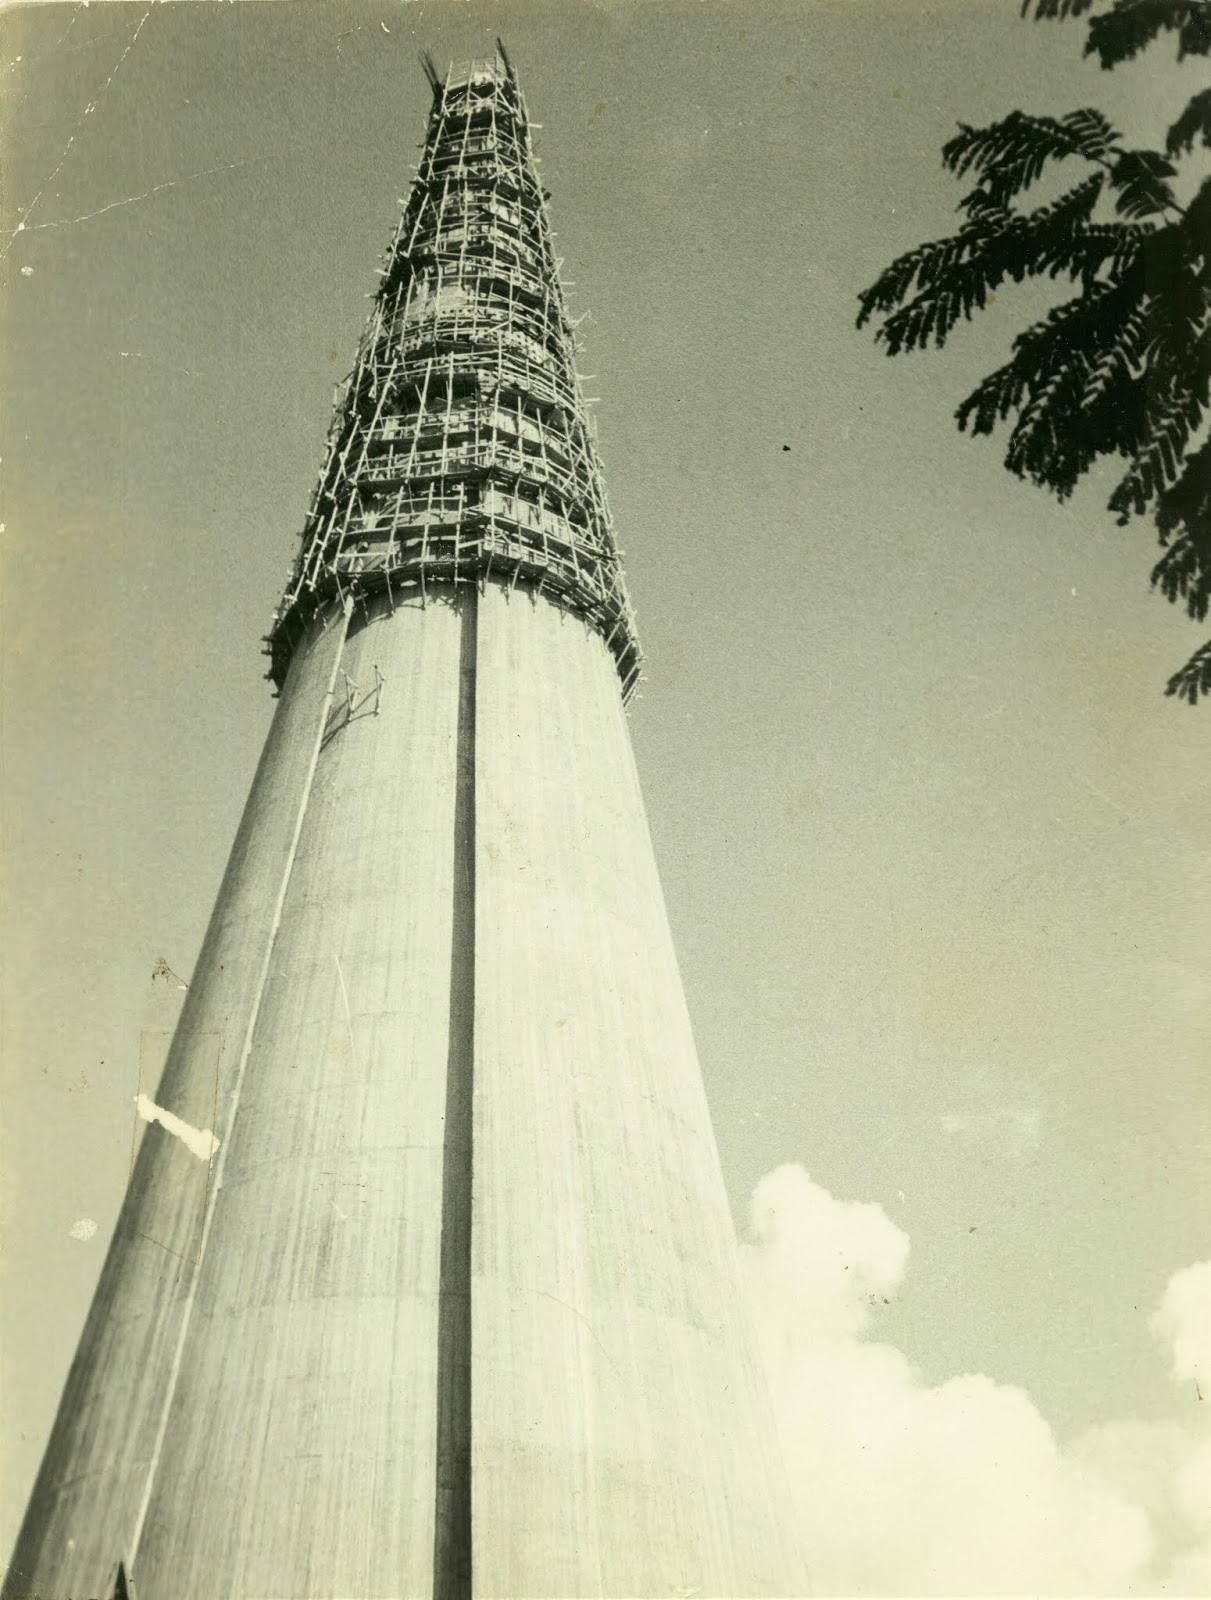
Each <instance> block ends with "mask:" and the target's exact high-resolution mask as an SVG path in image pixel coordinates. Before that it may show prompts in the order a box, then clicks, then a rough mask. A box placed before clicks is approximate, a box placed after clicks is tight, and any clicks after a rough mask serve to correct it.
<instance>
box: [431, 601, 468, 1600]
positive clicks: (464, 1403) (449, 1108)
mask: <svg viewBox="0 0 1211 1600" xmlns="http://www.w3.org/2000/svg"><path fill="white" fill-rule="evenodd" d="M460 610H461V619H460V620H461V631H460V638H459V660H458V723H457V731H456V734H455V792H454V884H453V915H452V920H451V937H450V1022H449V1043H448V1046H447V1055H446V1115H445V1128H444V1132H443V1138H442V1210H441V1259H440V1266H439V1276H438V1309H437V1449H436V1461H435V1480H436V1481H435V1507H434V1526H433V1600H470V1595H471V1195H472V1179H473V1152H472V1110H473V1100H474V1088H475V767H476V759H475V716H476V692H475V690H476V673H477V670H478V655H479V644H478V638H477V634H478V628H479V595H478V592H477V590H476V589H475V588H474V587H470V588H468V589H467V591H466V592H465V593H464V595H463V597H462V600H461V606H460Z"/></svg>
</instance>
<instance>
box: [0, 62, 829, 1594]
mask: <svg viewBox="0 0 1211 1600" xmlns="http://www.w3.org/2000/svg"><path fill="white" fill-rule="evenodd" d="M430 70H431V69H430ZM431 83H432V88H433V110H432V115H431V120H430V125H429V132H428V137H427V140H426V143H425V147H424V153H423V156H422V159H421V163H420V168H419V172H418V176H417V179H416V183H415V186H414V188H413V191H412V194H411V196H410V198H409V200H408V202H407V204H406V207H405V209H404V212H403V215H402V218H401V221H400V224H399V226H398V228H397V230H396V234H395V238H394V240H393V241H392V244H391V246H390V249H389V251H388V253H387V256H386V258H385V263H384V267H383V270H382V273H381V284H380V287H379V290H378V293H377V295H376V298H375V303H374V309H373V313H372V315H371V318H370V321H369V324H368V326H367V328H366V332H365V335H364V338H363V340H362V344H361V349H360V352H359V355H358V359H357V363H356V365H355V368H354V370H353V372H352V374H351V376H350V378H349V379H348V381H347V383H346V385H345V388H344V392H343V394H342V396H341V397H340V401H339V404H338V407H337V411H336V416H335V420H334V423H333V427H332V431H331V435H330V439H329V445H328V453H327V462H326V465H325V468H324V470H323V474H322V477H321V480H320V484H319V487H318V489H317V491H316V494H315V497H314V499H313V501H312V505H311V510H310V514H309V517H308V520H307V524H306V528H305V530H304V533H303V539H302V548H301V552H300V555H299V559H298V562H297V564H296V566H295V568H294V571H293V573H292V575H291V578H290V582H289V586H288V588H287V591H286V595H285V597H284V600H283V604H282V607H281V609H280V610H279V612H278V614H277V618H276V621H275V625H274V628H273V632H272V634H271V636H270V641H269V651H270V660H271V666H270V676H271V677H272V678H273V680H274V682H275V683H276V684H277V686H278V688H279V690H280V699H279V702H278V706H277V711H276V715H275V718H274V721H273V725H272V728H271V730H270V733H269V737H268V741H267V743H266V746H265V752H264V755H263V757H262V759H261V763H260V766H259V768H258V770H257V774H256V778H255V780H254V783H253V786H252V792H251V794H250V796H249V799H248V804H247V808H246V810H245V813H244V818H243V821H242V823H241V825H240V830H239V833H238V835H237V838H236V841H235V846H234V848H233V851H232V855H231V860H230V863H229V865H228V868H227V872H226V876H225V877H224V879H223V884H222V887H221V889H220V891H219V897H218V902H217V905H216V907H215V911H214V915H213V918H212V920H211V923H210V927H209V930H208V932H207V935H206V940H205V943H204V945H203V948H202V953H201V956H200V958H199V961H198V966H197V970H196V972H195V974H194V977H193V981H192V983H191V985H190V988H189V993H188V996H187V999H186V1002H185V1007H184V1011H183V1014H182V1017H181V1023H180V1027H179V1029H178V1032H177V1035H176V1038H175V1041H174V1043H173V1047H172V1051H171V1054H170V1056H169V1059H168V1063H167V1066H166V1069H165V1074H164V1079H163V1082H162V1085H161V1087H160V1090H159V1094H158V1103H159V1105H160V1107H162V1108H163V1109H164V1110H165V1111H166V1112H168V1113H170V1114H171V1116H170V1117H169V1118H167V1119H166V1121H167V1125H166V1126H165V1125H163V1124H160V1123H157V1124H156V1125H153V1126H151V1127H149V1128H148V1130H147V1133H146V1135H145V1138H144V1141H143V1144H142V1147H141V1150H140V1153H139V1157H138V1161H137V1164H136V1167H135V1171H134V1174H133V1177H132V1181H131V1185H130V1191H129V1194H128V1196H127V1199H126V1202H125V1205H124V1207H123V1210H122V1214H121V1217H120V1219H119V1222H118V1227H117V1232H116V1234H115V1237H114V1241H113V1245H112V1247H111V1249H110V1252H109V1255H108V1258H107V1260H106V1264H105V1268H104V1271H103V1273H102V1277H101V1281H100V1285H99V1287H98V1290H97V1294H96V1299H95V1302H94V1304H93V1307H92V1310H91V1312H90V1315H89V1318H88V1322H87V1325H86V1328H85V1331H84V1334H83V1337H82V1339H81V1343H80V1347H79V1351H78V1354H77V1356H76V1360H75V1363H74V1365H73V1367H72V1370H71V1375H70V1377H69V1380H68V1384H67V1389H66V1393H65V1396H64V1399H63V1402H62V1406H61V1408H60V1411H59V1415H58V1419H57V1421H56V1423H55V1427H54V1431H53V1433H52V1435H51V1439H50V1442H49V1445H48V1448H47V1452H46V1458H45V1461H44V1463H43V1465H42V1469H41V1473H40V1475H39V1478H38V1480H37V1484H36V1486H35V1490H34V1494H33V1497H32V1501H31V1504H30V1508H29V1511H28V1513H27V1516H26V1519H25V1523H24V1526H23V1528H22V1531H21V1534H20V1538H19V1541H18V1544H17V1549H16V1553H15V1556H14V1561H13V1565H12V1567H11V1569H10V1572H9V1575H8V1579H7V1582H6V1584H5V1587H4V1590H3V1596H4V1600H27V1597H30V1596H33V1595H38V1596H41V1597H42V1600H87V1597H89V1596H98V1595H112V1594H114V1593H125V1592H127V1590H128V1589H137V1592H138V1595H139V1597H140V1600H312V1597H314V1600H319V1597H321V1596H323V1597H343V1600H372V1597H373V1600H377V1597H404V1596H407V1597H419V1596H433V1597H436V1600H467V1597H469V1596H471V1595H476V1596H481V1597H484V1600H505V1597H509V1596H519V1597H520V1596H527V1597H539V1596H561V1597H566V1596H581V1595H607V1596H624V1595H625V1596H640V1595H643V1596H648V1595H651V1596H656V1595H659V1596H669V1595H690V1594H702V1595H735V1596H739V1595H761V1596H770V1595H777V1594H786V1593H801V1592H802V1590H803V1580H802V1569H801V1567H800V1565H799V1556H798V1552H797V1548H796V1538H795V1532H794V1529H793V1527H792V1526H791V1525H790V1522H789V1517H788V1511H787V1505H786V1499H785V1486H784V1482H783V1469H782V1465H781V1461H780V1459H779V1455H778V1449H777V1445H776V1443H775V1433H774V1426H773V1421H772V1418H771V1415H770V1407H769V1402H768V1399H767V1397H766V1394H765V1391H764V1387H763V1377H762V1374H761V1371H760V1368H759V1364H758V1360H757V1356H756V1353H755V1348H754V1344H753V1341H752V1337H751V1335H750V1332H749V1330H748V1328H747V1327H746V1325H745V1320H744V1316H743V1314H742V1311H741V1304H740V1294H739V1286H738V1281H737V1267H736V1260H735V1240H734V1236H733V1231H732V1223H731V1218H730V1215H729V1212H728V1206H727V1201H726V1198H725V1195H724V1189H723V1183H722V1180H721V1177H720V1172H719V1163H718V1157H717V1155H716V1150H715V1144H714V1140H713V1136H712V1133H711V1128H710V1121H709V1118H708V1114H707V1108H706V1103H705V1100H704V1097H703V1090H702V1083H701V1078H700V1074H699V1069H698V1063H697V1060H696V1057H695V1052H694V1044H693V1039H692V1036H691V1032H690V1024H689V1019H688V1016H687V1014H686V1008H685V1002H684V1000H683V997H682V991H681V984H680V980H679V978H678V973H677V966H676V961H675V957H674V954H673V948H672V943H671V940H670V936H669V929H668V924H667V920H666V916H665V911H664V905H663V901H662V896H661V891H660V885H659V882H658V879H657V875H656V868H655V864H654V861H653V857H652V849H651V843H650V840H649V837H648V831H647V825H646V822H645V819H644V811H643V803H642V799H641V796H640V791H639V784H638V781H637V778H636V774H635V766H634V761H633V758H632V754H631V748H630V741H629V738H628V732H627V723H626V718H625V714H624V709H623V707H624V701H625V699H626V697H627V695H628V693H629V692H630V690H631V689H632V687H633V685H634V683H635V679H636V674H637V670H638V659H639V657H638V647H637V643H636V639H635V631H634V627H633V624H632V619H631V612H630V609H629V606H628V603H627V598H626V593H625V590H624V586H623V578H622V571H621V567H620V564H619V559H618V553H617V550H616V548H615V544H614V538H613V533H612V530H611V523H610V517H609V512H608V509H607V506H606V500H605V494H604V490H603V487H602V481H601V475H600V471H599V467H598V463H597V459H596V454H595V450H594V445H593V442H592V437H591V433H590V429H589V426H588V422H587V418H586V413H585V407H584V403H583V400H582V396H581V393H580V389H579V385H578V381H577V378H576V374H575V368H574V363H573V337H572V332H571V328H570V325H569V322H568V317H567V313H566V310H565V307H564V301H563V298H562V294H561V290H560V286H559V281H558V276H557V267H556V262H555V259H554V257H553V255H552V251H551V244H550V237H549V233H548V229H547V224H546V219H545V215H544V210H543V194H542V191H541V189H540V187H539V184H538V181H537V178H536V176H535V169H534V165H533V159H532V156H531V150H530V141H529V130H528V125H527V121H526V115H525V109H524V106H523V103H522V100H521V96H520V93H519V91H518V87H517V83H516V79H515V77H514V74H513V72H512V70H511V68H510V66H509V64H508V62H507V60H506V59H505V57H504V54H503V51H502V52H501V53H500V54H499V55H498V57H497V58H496V59H494V60H492V61H487V62H475V63H473V64H472V65H471V66H470V67H469V68H465V69H460V70H457V71H452V72H451V73H450V74H449V76H447V78H446V79H445V81H444V82H441V81H439V80H438V78H437V76H436V74H433V73H432V72H431ZM172 1118H176V1119H179V1120H178V1121H176V1122H174V1121H173V1120H172ZM182 1125H187V1126H186V1128H185V1132H186V1135H187V1137H182V1136H181V1134H180V1131H179V1130H180V1128H181V1126H182ZM200 1129H205V1130H213V1133H214V1139H213V1140H210V1139H206V1138H199V1137H196V1136H194V1137H190V1136H188V1135H190V1132H191V1130H200ZM199 1151H200V1154H199Z"/></svg>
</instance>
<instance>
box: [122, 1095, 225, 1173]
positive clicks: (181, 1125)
mask: <svg viewBox="0 0 1211 1600" xmlns="http://www.w3.org/2000/svg"><path fill="white" fill-rule="evenodd" d="M135 1107H136V1109H137V1111H138V1113H139V1115H140V1116H141V1117H142V1118H143V1121H144V1122H158V1123H159V1124H160V1126H161V1127H162V1128H163V1129H164V1131H165V1133H173V1134H175V1135H176V1136H177V1138H178V1139H179V1140H180V1141H181V1143H182V1144H183V1145H184V1146H185V1148H186V1149H187V1150H189V1151H191V1152H192V1153H193V1154H194V1155H195V1156H197V1158H198V1160H199V1161H209V1160H210V1158H211V1156H212V1155H214V1153H215V1151H216V1150H217V1149H218V1148H219V1141H218V1140H217V1139H216V1138H215V1136H214V1134H213V1133H211V1131H210V1129H209V1128H193V1127H191V1126H190V1125H189V1123H188V1122H182V1121H181V1119H180V1117H174V1116H173V1114H172V1112H171V1111H165V1110H164V1107H163V1106H158V1105H157V1104H156V1103H155V1101H154V1100H153V1099H152V1098H151V1096H150V1095H149V1094H138V1095H136V1096H135Z"/></svg>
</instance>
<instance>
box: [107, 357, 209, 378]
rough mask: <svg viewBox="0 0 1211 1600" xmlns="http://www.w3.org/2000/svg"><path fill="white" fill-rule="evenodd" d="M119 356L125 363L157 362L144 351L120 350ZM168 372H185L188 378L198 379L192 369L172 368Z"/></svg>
mask: <svg viewBox="0 0 1211 1600" xmlns="http://www.w3.org/2000/svg"><path fill="white" fill-rule="evenodd" d="M118 354H119V355H120V356H121V357H122V359H123V360H124V361H155V359H156V357H155V356H149V355H145V354H144V352H143V351H142V350H119V351H118ZM168 370H169V371H170V372H183V373H184V374H185V376H186V377H187V378H196V377H197V376H198V374H197V373H196V372H195V371H194V370H193V368H192V367H173V366H170V367H169V368H168Z"/></svg>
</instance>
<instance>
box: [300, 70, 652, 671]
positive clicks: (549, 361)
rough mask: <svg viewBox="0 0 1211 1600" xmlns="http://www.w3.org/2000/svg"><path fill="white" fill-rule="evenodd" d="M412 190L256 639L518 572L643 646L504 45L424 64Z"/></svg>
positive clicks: (630, 664)
mask: <svg viewBox="0 0 1211 1600" xmlns="http://www.w3.org/2000/svg"><path fill="white" fill-rule="evenodd" d="M426 71H427V73H428V75H429V77H430V82H431V83H432V85H433V109H432V113H431V115H430V120H429V131H428V136H427V138H426V140H425V145H424V152H423V154H422V156H421V162H420V167H419V169H418V172H417V177H416V182H415V184H414V185H413V188H412V193H411V195H410V197H409V199H408V201H407V204H406V205H405V207H404V211H403V215H402V216H401V218H400V221H399V224H398V226H397V228H396V230H395V235H394V238H393V239H392V241H391V245H390V247H389V249H388V251H387V254H386V258H385V260H384V264H383V267H382V269H381V280H382V281H381V283H380V285H379V288H378V291H377V293H376V295H375V300H374V309H373V311H372V313H371V316H370V319H369V322H368V323H367V326H366V330H365V333H364V335H363V338H362V343H361V347H360V349H359V351H358V356H357V361H356V363H355V365H354V367H353V370H352V372H351V373H350V375H349V377H348V379H347V380H346V382H345V385H344V392H343V394H342V395H341V397H340V400H339V404H338V407H337V411H336V415H335V417H334V419H333V425H332V429H331V432H330V435H329V440H328V448H327V457H326V460H325V463H324V467H323V471H322V473H321V476H320V481H319V484H318V486H317V488H316V491H315V494H314V497H313V499H312V503H311V509H310V513H309V515H308V518H307V523H306V527H305V529H304V531H303V536H302V547H301V549H300V552H299V557H298V561H297V563H296V566H295V569H294V571H293V573H292V575H291V578H290V582H289V584H288V586H287V589H286V593H285V595H284V597H283V600H282V605H281V608H280V610H279V613H278V616H277V618H276V620H275V624H274V628H273V632H272V634H271V636H270V653H271V658H272V664H271V675H272V677H273V678H274V680H275V681H276V682H277V683H279V684H280V683H281V682H282V680H283V678H284V676H285V672H286V668H287V666H288V664H289V660H290V655H291V652H292V650H293V648H294V643H295V641H296V640H297V638H298V637H299V635H300V632H301V630H302V629H303V628H304V627H305V626H306V624H307V622H308V620H309V619H310V617H311V616H312V615H313V614H314V613H315V610H316V608H317V606H319V605H321V604H323V603H324V602H325V601H326V600H327V598H328V597H329V596H330V595H332V594H333V593H335V592H337V591H338V590H339V591H341V592H353V593H354V594H359V595H369V594H371V593H373V592H375V591H383V592H384V593H386V594H388V595H401V594H404V593H408V592H410V591H412V590H420V591H421V592H422V593H424V592H425V591H426V590H427V589H428V588H429V587H430V586H432V585H434V584H448V583H451V582H455V583H468V582H470V583H476V584H483V583H485V582H495V583H498V584H504V585H506V586H508V587H514V586H517V585H520V586H523V587H525V588H527V589H530V590H531V591H533V592H535V593H537V594H542V595H545V596H547V597H548V598H549V599H550V600H552V601H553V602H554V603H556V604H557V605H561V606H565V607H567V608H568V609H569V610H570V611H573V612H575V613H576V614H577V615H579V616H582V617H584V618H585V619H586V620H587V621H589V622H590V623H591V624H592V625H593V626H594V627H595V628H596V629H597V630H598V631H599V632H600V633H601V634H602V635H603V636H604V637H605V639H606V640H607V642H608V644H609V646H610V649H611V652H612V653H613V656H614V659H615V661H616V662H617V663H618V671H619V674H620V677H621V679H622V686H623V692H624V694H629V693H630V691H631V690H632V688H633V687H634V684H635V681H636V678H637V675H638V669H639V647H638V642H637V640H636V636H635V628H634V622H633V619H632V614H631V609H630V605H629V603H628V600H627V594H626V587H625V583H624V580H623V574H622V567H621V563H620V561H619V557H618V551H617V549H616V546H615V542H614V534H613V529H612V526H611V521H610V513H609V507H608V504H607V501H606V495H605V488H604V485H603V482H602V476H601V469H600V466H599V464H598V460H597V453H596V449H595V447H594V443H593V434H592V429H591V426H590V422H589V418H588V415H587V411H586V407H585V402H584V398H583V396H582V393H581V389H580V383H579V380H578V378H577V375H576V365H575V338H574V334H573V329H572V326H571V323H570V321H569V318H568V313H567V308H566V306H565V303H564V297H563V292H562V289H561V287H560V282H559V272H558V264H557V262H556V259H555V255H554V252H553V250H552V247H551V237H550V230H549V227H548V224H547V218H546V211H545V206H544V195H543V190H542V187H541V185H540V183H539V180H538V176H537V172H536V170H535V161H534V153H533V150H532V148H531V143H530V130H529V123H528V120H527V117H526V109H525V102H524V101H523V99H522V96H521V91H520V89H519V88H518V84H517V79H516V76H515V74H514V72H513V70H512V68H511V66H510V65H509V62H508V57H507V56H506V55H505V52H504V47H503V46H502V45H500V44H499V43H498V45H497V55H496V57H495V59H492V60H484V61H472V62H471V63H470V64H469V65H468V66H465V67H462V68H451V69H450V71H449V72H448V73H447V75H446V77H445V79H444V80H440V79H438V78H437V76H436V73H435V72H434V70H433V66H432V62H428V63H427V65H426Z"/></svg>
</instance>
